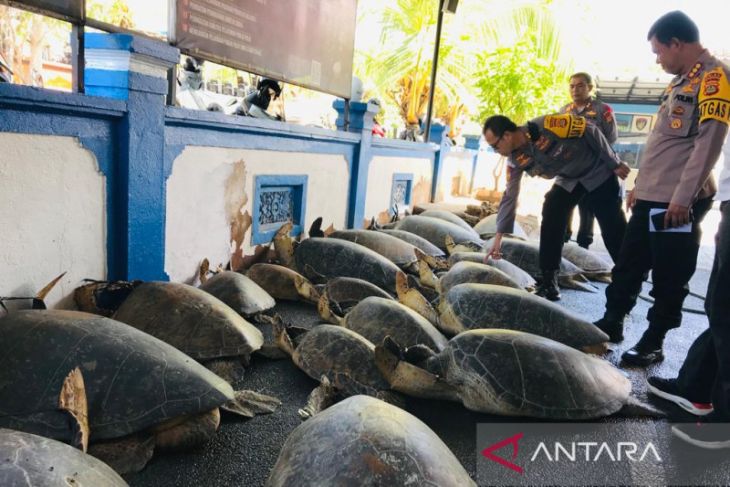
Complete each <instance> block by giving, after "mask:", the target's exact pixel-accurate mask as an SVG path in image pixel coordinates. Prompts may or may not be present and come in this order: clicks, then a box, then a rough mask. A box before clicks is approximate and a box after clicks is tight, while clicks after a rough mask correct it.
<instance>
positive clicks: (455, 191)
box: [434, 147, 474, 201]
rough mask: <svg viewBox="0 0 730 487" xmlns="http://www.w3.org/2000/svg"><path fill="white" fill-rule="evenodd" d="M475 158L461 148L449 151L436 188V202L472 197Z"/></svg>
mask: <svg viewBox="0 0 730 487" xmlns="http://www.w3.org/2000/svg"><path fill="white" fill-rule="evenodd" d="M473 161H474V156H473V153H472V152H471V151H469V152H466V151H464V150H463V149H461V148H459V147H455V148H453V149H452V150H450V151H449V153H448V154H447V156H446V159H445V161H444V162H443V163H442V164H443V167H442V169H441V179H440V180H439V187H438V188H436V195H435V198H434V200H435V201H442V200H447V201H448V200H449V199H450V198H451V197H453V196H470V195H469V183H470V181H471V172H472V166H473Z"/></svg>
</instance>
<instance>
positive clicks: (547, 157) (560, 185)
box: [497, 114, 626, 273]
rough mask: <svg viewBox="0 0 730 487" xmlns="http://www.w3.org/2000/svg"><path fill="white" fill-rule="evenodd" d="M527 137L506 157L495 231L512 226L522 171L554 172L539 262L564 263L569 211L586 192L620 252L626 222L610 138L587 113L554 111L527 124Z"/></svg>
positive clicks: (548, 266)
mask: <svg viewBox="0 0 730 487" xmlns="http://www.w3.org/2000/svg"><path fill="white" fill-rule="evenodd" d="M521 130H525V131H526V135H527V137H528V143H527V144H525V145H524V146H523V147H520V148H518V149H517V150H515V151H514V152H513V153H512V154H511V155H510V157H509V159H508V161H507V188H506V189H505V192H504V194H503V196H502V201H501V203H500V205H499V212H498V214H497V232H499V233H512V232H513V230H514V221H515V214H516V211H517V197H518V195H519V192H520V182H521V180H522V174H523V173H525V172H526V173H527V174H528V175H530V176H540V177H544V178H548V179H552V178H556V180H555V184H554V185H553V187H552V189H551V190H550V191H548V193H547V194H546V195H545V201H544V203H543V207H542V225H541V227H540V267H541V269H542V270H543V273H544V272H545V271H556V270H557V269H558V268H559V267H560V257H561V253H562V248H563V235H564V234H565V228H566V225H567V223H568V215H569V214H570V212H571V211H572V210H573V208H575V205H576V204H577V203H578V201H579V200H580V199H581V198H583V197H584V196H585V199H586V203H587V204H588V205H589V206H590V207H591V208H592V209H593V211H594V212H595V214H596V217H597V219H598V223H599V225H600V226H601V231H602V233H603V236H604V241H605V242H606V247H607V248H608V249H609V252H611V255H612V256H613V255H618V251H619V248H620V246H621V238H622V236H623V233H624V230H625V228H626V217H625V215H624V213H623V211H622V210H621V200H620V198H619V184H618V178H617V177H616V175H615V174H614V170H615V169H616V168H617V167H618V166H619V164H620V162H621V161H620V160H619V158H618V156H617V155H616V153H615V152H614V151H613V149H611V146H610V145H609V143H608V141H607V140H606V138H605V137H604V136H603V135H602V134H601V132H600V130H599V129H598V128H597V127H596V126H595V125H593V124H589V123H587V122H586V119H585V118H584V117H577V116H574V115H570V114H556V115H547V116H544V117H539V118H536V119H534V120H533V121H531V122H529V123H528V124H527V127H526V128H523V129H521Z"/></svg>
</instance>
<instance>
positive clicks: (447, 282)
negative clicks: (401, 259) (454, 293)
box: [419, 260, 524, 295]
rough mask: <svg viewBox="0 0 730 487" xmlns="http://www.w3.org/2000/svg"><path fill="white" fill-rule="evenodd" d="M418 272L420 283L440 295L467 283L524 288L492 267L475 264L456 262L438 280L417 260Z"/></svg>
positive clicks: (428, 268)
mask: <svg viewBox="0 0 730 487" xmlns="http://www.w3.org/2000/svg"><path fill="white" fill-rule="evenodd" d="M419 271H420V272H419V275H420V278H421V283H422V284H423V285H425V286H429V287H432V288H433V289H436V290H437V291H438V292H439V293H440V294H441V295H443V294H444V293H446V292H448V290H449V289H451V288H452V287H454V286H456V285H457V284H463V283H467V282H471V283H478V284H495V285H498V286H507V287H511V288H515V289H522V290H523V291H524V288H523V287H522V286H520V285H519V283H517V282H516V281H515V280H514V279H512V278H511V277H510V276H509V275H507V274H506V273H504V272H502V271H501V270H499V269H497V268H496V267H494V266H491V265H486V264H482V263H477V262H457V263H456V264H454V265H453V266H452V267H451V269H449V272H447V273H445V274H444V275H442V276H441V277H440V278H438V277H436V275H435V274H434V273H433V271H432V270H431V268H430V267H429V266H428V265H427V264H426V263H425V262H424V261H422V260H419Z"/></svg>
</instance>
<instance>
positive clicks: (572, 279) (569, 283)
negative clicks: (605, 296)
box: [558, 276, 598, 293]
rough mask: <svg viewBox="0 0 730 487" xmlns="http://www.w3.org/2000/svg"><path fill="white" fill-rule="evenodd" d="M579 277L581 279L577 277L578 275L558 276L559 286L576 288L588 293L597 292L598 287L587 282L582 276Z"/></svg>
mask: <svg viewBox="0 0 730 487" xmlns="http://www.w3.org/2000/svg"><path fill="white" fill-rule="evenodd" d="M581 277H582V279H581V278H578V276H558V283H559V284H560V287H564V288H568V289H577V290H578V291H585V292H588V293H597V292H598V288H596V287H594V286H593V285H591V284H589V283H588V280H587V279H586V278H585V277H584V276H581ZM583 279H585V281H583Z"/></svg>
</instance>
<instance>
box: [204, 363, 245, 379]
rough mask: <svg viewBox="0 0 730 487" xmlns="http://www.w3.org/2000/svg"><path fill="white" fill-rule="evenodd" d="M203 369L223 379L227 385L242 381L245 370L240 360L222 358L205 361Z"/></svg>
mask: <svg viewBox="0 0 730 487" xmlns="http://www.w3.org/2000/svg"><path fill="white" fill-rule="evenodd" d="M203 365H205V367H206V368H207V369H208V370H210V371H211V372H213V373H214V374H215V375H217V376H218V377H221V378H222V379H225V380H226V382H228V383H229V384H234V383H236V382H238V381H239V380H241V379H243V376H244V374H245V373H246V368H245V367H244V365H243V364H242V363H241V361H240V360H236V359H235V358H229V357H224V358H220V359H214V360H209V361H206V362H205V364H203Z"/></svg>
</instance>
